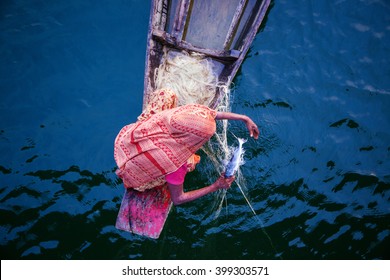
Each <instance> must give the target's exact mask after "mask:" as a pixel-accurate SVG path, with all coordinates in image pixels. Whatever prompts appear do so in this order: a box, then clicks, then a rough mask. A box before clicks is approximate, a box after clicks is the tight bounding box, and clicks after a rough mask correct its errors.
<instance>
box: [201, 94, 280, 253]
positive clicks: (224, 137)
mask: <svg viewBox="0 0 390 280" xmlns="http://www.w3.org/2000/svg"><path fill="white" fill-rule="evenodd" d="M230 104H231V91H230V90H229V89H228V88H225V89H224V95H223V96H222V98H221V100H220V102H219V104H218V107H217V108H216V110H217V111H220V112H221V111H222V112H230V111H231V110H230ZM233 150H234V149H233V148H231V147H229V145H228V121H227V120H222V121H221V122H218V123H217V131H216V133H215V135H214V137H213V138H212V140H211V141H209V142H208V143H207V145H205V146H204V147H203V151H204V152H205V153H206V154H207V156H208V158H209V159H210V160H211V162H212V163H213V165H214V167H215V169H216V170H217V172H218V173H219V174H220V173H222V172H223V171H224V169H225V163H226V162H228V159H230V158H231V156H232V152H233ZM234 182H235V184H236V185H237V187H238V188H239V190H240V192H241V194H242V196H243V198H244V200H245V201H246V203H247V205H248V206H249V208H250V210H251V211H252V213H253V215H254V217H255V219H256V221H257V222H258V223H259V225H260V228H261V230H262V232H263V233H264V235H265V236H266V237H267V239H268V240H269V242H270V245H271V247H272V248H273V250H274V251H275V252H276V249H275V246H274V244H273V242H272V240H271V237H270V236H269V235H268V233H267V232H266V230H265V229H264V224H263V222H262V221H261V219H260V217H259V216H258V215H257V213H256V211H255V209H254V208H253V206H252V204H251V203H250V201H249V199H248V196H247V195H246V190H247V188H246V181H245V177H244V175H243V174H242V172H241V171H240V169H238V172H237V174H236V180H235V181H234ZM226 194H227V190H220V191H219V192H218V193H217V195H216V198H215V201H214V204H215V207H214V208H215V213H214V219H216V218H218V217H219V215H220V213H221V210H222V209H223V205H224V202H225V205H226V209H227V197H226Z"/></svg>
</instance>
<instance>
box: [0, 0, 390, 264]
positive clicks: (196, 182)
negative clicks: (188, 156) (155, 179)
mask: <svg viewBox="0 0 390 280" xmlns="http://www.w3.org/2000/svg"><path fill="white" fill-rule="evenodd" d="M149 9H150V4H149V3H147V2H146V1H140V0H138V1H137V0H133V1H119V0H115V1H89V0H87V1H75V0H67V1H64V0H56V1H39V0H34V1H22V0H19V1H8V0H7V1H2V2H1V4H0V41H1V44H0V52H1V56H0V60H1V63H0V94H1V100H0V109H1V110H0V116H1V119H0V152H1V156H0V180H1V184H0V203H1V204H0V217H1V219H0V246H1V258H2V259H127V258H132V259H175V258H180V259H279V258H283V259H389V251H388V248H390V224H389V223H390V203H389V199H390V162H389V156H390V155H389V154H390V134H389V131H390V123H389V121H390V113H389V107H390V79H389V77H390V57H389V46H390V44H389V43H390V3H389V2H388V1H369V0H361V1H352V0H345V1H342V0H338V1H336V0H333V1H326V0H316V1H314V0H312V1H304V0H301V1H281V0H279V1H278V0H275V1H274V2H273V7H272V9H271V10H270V12H269V13H268V16H267V20H266V21H265V23H264V24H263V26H262V30H261V32H260V33H259V34H258V36H257V37H256V39H255V41H254V43H253V45H252V47H251V49H250V51H249V53H248V56H247V59H246V60H245V61H244V64H243V66H242V68H241V71H240V72H239V74H238V76H237V77H236V79H235V81H234V83H235V88H234V103H233V106H232V107H233V111H235V112H240V113H245V114H248V115H249V116H251V117H252V118H253V119H254V120H255V121H256V122H257V123H258V125H259V126H260V127H261V133H262V135H261V138H260V139H259V141H257V142H256V141H254V140H250V141H249V142H248V143H247V144H246V147H247V153H246V161H247V163H246V165H244V166H243V168H242V173H243V174H244V176H245V178H246V193H247V195H248V197H249V200H250V202H251V205H252V207H253V208H254V210H255V211H256V213H257V216H254V215H253V213H252V211H251V209H250V208H249V206H248V205H247V203H246V202H245V200H244V198H243V196H242V195H241V193H240V191H239V189H238V188H237V187H232V188H231V189H230V190H229V191H228V194H227V201H226V203H224V206H223V208H222V210H221V212H220V215H219V217H218V218H216V219H214V217H215V211H216V210H215V208H213V206H214V205H215V197H214V196H213V195H209V196H207V197H205V198H203V199H200V200H198V201H196V202H193V203H189V204H187V205H185V206H181V207H176V208H174V209H173V211H172V212H171V213H170V216H169V218H168V220H167V223H166V225H165V228H164V230H163V233H162V235H161V237H160V239H159V240H149V239H145V238H143V237H139V236H134V235H130V234H128V233H125V232H121V231H118V230H117V229H115V227H114V223H115V219H116V215H117V211H118V207H119V204H120V201H121V198H122V194H123V186H122V185H121V183H120V181H118V180H117V179H116V176H115V174H114V172H113V171H114V170H115V162H114V160H113V141H114V138H115V136H116V134H117V132H118V131H119V129H120V128H121V127H122V126H123V125H125V124H127V123H130V122H133V121H134V120H135V118H136V117H137V115H138V114H139V113H140V110H141V103H142V91H143V71H144V56H145V48H146V33H147V25H148V17H149ZM230 130H231V131H232V132H234V133H235V134H236V135H237V136H245V135H246V131H245V128H244V127H243V126H242V125H240V124H239V123H231V126H230ZM207 169H208V165H207V164H205V165H203V167H200V169H199V170H197V171H195V172H194V174H192V175H191V176H189V177H188V180H187V181H186V185H187V186H190V187H195V186H204V185H206V184H209V183H212V181H213V179H215V178H213V177H215V176H216V175H215V174H214V175H212V176H210V172H208V170H207ZM209 177H211V179H210V178H209ZM210 180H211V181H210ZM268 237H269V238H268Z"/></svg>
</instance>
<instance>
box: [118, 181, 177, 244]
mask: <svg viewBox="0 0 390 280" xmlns="http://www.w3.org/2000/svg"><path fill="white" fill-rule="evenodd" d="M171 207H172V201H171V195H170V193H169V190H168V187H167V185H163V186H160V187H155V188H153V189H150V190H146V191H144V192H138V191H136V190H134V189H126V190H125V194H124V196H123V199H122V203H121V206H120V209H119V213H118V216H117V219H116V224H115V227H116V228H118V229H120V230H124V231H127V232H131V233H135V234H138V235H142V236H146V237H149V238H153V239H156V238H158V237H159V236H160V234H161V231H162V229H163V227H164V224H165V220H166V219H167V217H168V214H169V211H170V209H171Z"/></svg>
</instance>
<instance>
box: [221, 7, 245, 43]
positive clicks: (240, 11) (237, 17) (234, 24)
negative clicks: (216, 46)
mask: <svg viewBox="0 0 390 280" xmlns="http://www.w3.org/2000/svg"><path fill="white" fill-rule="evenodd" d="M247 3H248V0H241V1H240V3H239V4H238V6H237V9H236V12H235V13H234V16H233V20H232V23H231V24H230V27H229V31H228V33H227V35H226V39H225V42H224V44H223V48H224V49H225V50H226V49H227V48H229V47H230V45H231V44H232V41H233V37H234V34H235V33H236V31H237V28H238V25H239V24H240V20H241V17H242V14H243V13H244V10H245V7H246V4H247Z"/></svg>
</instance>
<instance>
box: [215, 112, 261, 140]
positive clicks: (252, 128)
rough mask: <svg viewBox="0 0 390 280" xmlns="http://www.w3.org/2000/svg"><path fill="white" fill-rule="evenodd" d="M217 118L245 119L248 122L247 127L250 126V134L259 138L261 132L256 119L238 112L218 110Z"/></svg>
mask: <svg viewBox="0 0 390 280" xmlns="http://www.w3.org/2000/svg"><path fill="white" fill-rule="evenodd" d="M215 119H216V120H238V121H243V122H244V123H245V124H246V127H247V128H248V131H249V134H250V136H251V137H254V138H255V139H258V138H259V135H260V132H259V129H258V128H257V125H256V124H255V122H254V121H252V120H251V118H249V117H248V116H245V115H241V114H236V113H230V112H217V116H216V117H215Z"/></svg>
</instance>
